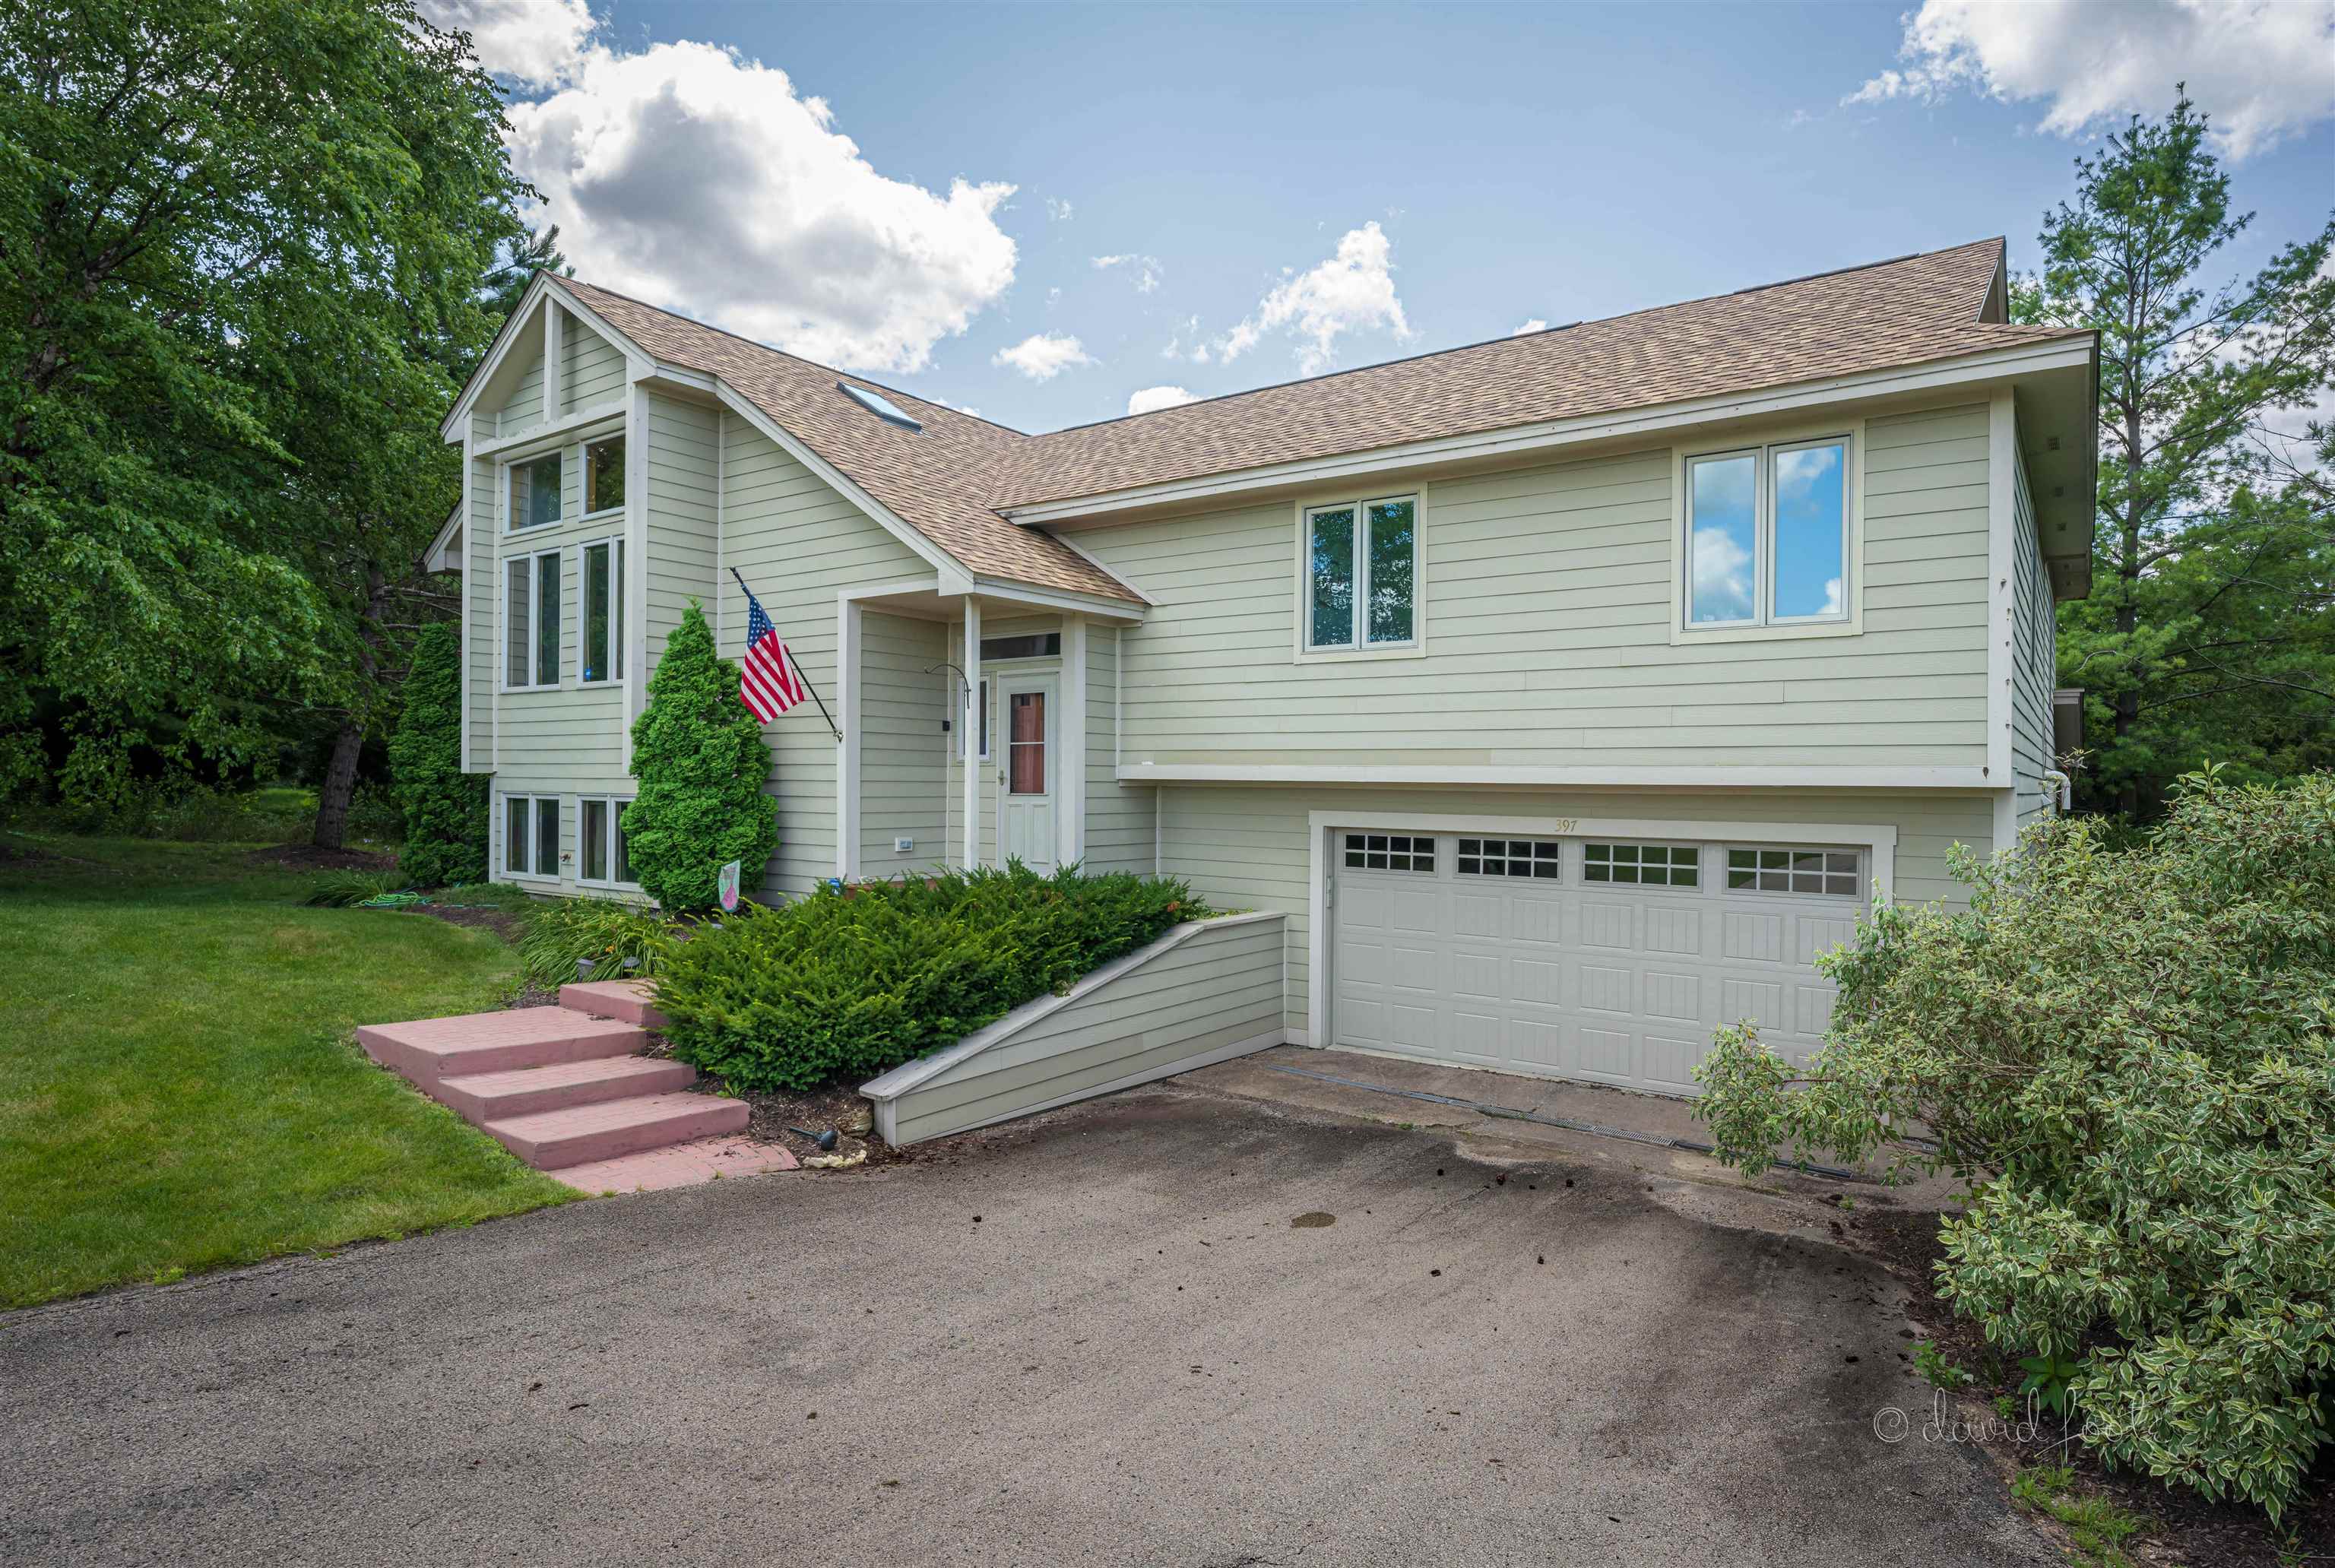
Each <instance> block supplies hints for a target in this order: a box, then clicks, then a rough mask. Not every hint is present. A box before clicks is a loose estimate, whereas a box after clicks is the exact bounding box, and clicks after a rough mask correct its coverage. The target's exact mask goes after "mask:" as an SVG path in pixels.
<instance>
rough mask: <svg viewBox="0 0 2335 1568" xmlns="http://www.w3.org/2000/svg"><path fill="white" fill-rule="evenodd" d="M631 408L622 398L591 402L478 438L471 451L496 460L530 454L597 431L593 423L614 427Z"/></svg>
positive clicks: (569, 442)
mask: <svg viewBox="0 0 2335 1568" xmlns="http://www.w3.org/2000/svg"><path fill="white" fill-rule="evenodd" d="M631 411H632V404H631V403H630V402H629V401H627V398H624V397H620V398H617V399H615V401H613V402H604V403H594V404H593V405H592V406H591V407H590V408H588V409H577V410H576V411H575V412H574V413H572V414H564V415H562V416H561V417H559V418H558V419H556V420H551V421H547V422H546V423H543V424H539V425H529V426H528V427H527V429H525V430H523V431H518V432H516V433H514V434H511V435H507V436H497V437H495V438H493V439H492V440H483V441H480V442H479V443H477V445H476V446H475V447H473V448H472V449H471V450H472V451H473V452H474V453H475V455H477V456H479V457H482V458H497V459H509V458H517V457H522V456H528V455H531V454H532V453H533V451H534V450H536V449H538V448H540V449H541V450H544V451H550V450H552V449H554V448H555V447H564V446H568V445H570V444H572V443H573V442H575V441H576V439H577V438H578V437H581V436H583V435H586V434H587V433H588V434H593V435H597V434H599V433H600V432H599V431H596V430H594V429H593V428H592V427H594V426H596V425H606V426H608V427H609V428H610V429H611V430H614V429H615V428H616V427H618V426H620V425H622V424H623V423H624V421H625V419H627V418H628V417H629V416H630V414H631Z"/></svg>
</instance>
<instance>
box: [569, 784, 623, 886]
mask: <svg viewBox="0 0 2335 1568" xmlns="http://www.w3.org/2000/svg"><path fill="white" fill-rule="evenodd" d="M631 804H632V802H631V801H629V800H620V799H615V798H614V797H609V798H607V799H582V800H578V801H577V802H576V854H577V863H578V866H579V867H580V870H579V873H578V877H579V880H582V881H585V882H593V883H601V884H605V885H606V886H626V885H628V884H630V883H631V881H632V880H633V857H632V847H631V846H630V845H629V844H627V843H626V842H625V807H627V806H629V805H631Z"/></svg>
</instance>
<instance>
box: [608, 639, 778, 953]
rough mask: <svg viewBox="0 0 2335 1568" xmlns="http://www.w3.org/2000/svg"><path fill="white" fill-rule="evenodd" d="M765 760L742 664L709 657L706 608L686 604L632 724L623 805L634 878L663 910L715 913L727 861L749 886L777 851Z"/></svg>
mask: <svg viewBox="0 0 2335 1568" xmlns="http://www.w3.org/2000/svg"><path fill="white" fill-rule="evenodd" d="M769 773H770V751H769V750H767V749H766V748H765V747H764V746H763V744H762V726H761V721H759V720H757V719H756V718H755V717H754V715H753V714H752V712H751V711H749V710H748V709H747V707H746V705H745V703H743V702H741V701H739V697H738V666H737V665H735V664H732V663H730V662H729V661H728V660H727V659H722V658H719V657H717V656H716V655H715V653H714V652H713V634H712V631H711V630H710V629H709V628H708V627H707V626H706V624H705V612H704V611H702V610H701V609H700V608H698V606H697V604H696V602H695V601H694V600H692V601H691V603H690V605H689V608H688V610H687V611H686V612H685V613H684V614H683V615H682V617H681V624H679V625H678V626H675V627H674V628H673V635H672V636H671V637H670V638H668V639H667V640H666V642H665V645H664V657H663V658H661V659H659V660H658V661H657V669H656V675H655V676H654V678H653V679H652V680H651V681H650V682H649V702H648V706H647V707H646V708H645V709H644V710H643V711H642V712H641V716H640V717H639V718H638V719H636V720H635V721H633V777H634V778H635V779H639V780H640V789H639V790H638V791H637V792H636V794H635V797H634V799H633V803H632V804H631V805H630V806H627V807H625V838H626V840H627V843H628V844H629V846H630V849H631V854H632V866H633V876H635V878H636V879H637V880H638V881H639V883H640V885H641V887H642V888H643V890H644V891H645V892H646V893H647V894H648V895H649V896H650V897H652V898H654V899H655V900H656V901H657V902H658V903H659V904H661V905H664V907H665V908H667V909H669V910H674V911H680V910H690V909H707V908H711V907H712V905H713V903H714V881H715V877H716V876H717V875H718V873H719V872H720V871H721V869H722V865H723V863H725V862H727V861H732V860H735V861H738V862H740V863H741V865H742V866H743V867H744V876H743V878H742V880H743V881H744V883H745V885H746V886H749V887H751V886H754V884H756V883H757V882H759V881H761V876H762V865H763V863H764V862H765V861H767V860H769V859H770V852H771V851H772V850H774V849H776V848H777V847H779V823H778V806H777V803H776V802H775V801H773V800H772V799H770V797H769V796H767V795H765V794H763V793H762V780H763V779H765V778H766V777H768V775H769Z"/></svg>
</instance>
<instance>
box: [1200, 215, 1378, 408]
mask: <svg viewBox="0 0 2335 1568" xmlns="http://www.w3.org/2000/svg"><path fill="white" fill-rule="evenodd" d="M1393 254H1394V247H1393V246H1392V245H1391V244H1390V242H1389V241H1388V239H1387V237H1386V231H1385V230H1383V229H1381V227H1379V226H1378V221H1377V220H1376V219H1375V218H1373V219H1372V220H1371V221H1370V222H1368V223H1365V224H1364V225H1362V227H1360V228H1353V229H1348V230H1347V231H1346V234H1345V236H1344V237H1343V238H1342V239H1340V240H1339V241H1338V253H1337V254H1336V255H1335V256H1332V257H1330V258H1329V259H1328V260H1326V261H1323V262H1321V263H1318V264H1317V265H1315V266H1313V267H1312V268H1310V269H1309V270H1307V271H1304V272H1291V273H1284V276H1283V277H1282V280H1281V281H1280V282H1279V283H1277V284H1275V285H1274V286H1273V288H1272V290H1271V292H1269V293H1267V294H1266V295H1265V296H1264V298H1263V299H1262V300H1260V301H1258V302H1257V307H1256V309H1255V312H1254V313H1252V314H1251V315H1249V316H1248V318H1247V319H1246V320H1245V321H1243V322H1242V323H1241V324H1239V325H1238V326H1235V327H1234V328H1233V330H1232V331H1231V332H1229V333H1227V334H1225V336H1224V338H1223V339H1222V340H1221V341H1220V342H1219V344H1217V353H1218V354H1219V355H1220V356H1221V357H1222V358H1225V359H1227V360H1229V359H1235V358H1237V357H1238V356H1240V355H1241V354H1244V353H1247V352H1248V351H1249V350H1250V349H1252V348H1255V346H1256V345H1257V344H1259V343H1260V342H1262V341H1263V340H1264V336H1265V334H1268V333H1274V332H1281V331H1287V332H1289V333H1290V334H1293V335H1294V336H1296V337H1297V338H1299V339H1300V340H1301V342H1300V344H1299V347H1298V352H1297V366H1298V369H1299V371H1300V372H1302V373H1303V374H1306V375H1313V374H1315V373H1319V372H1321V371H1323V370H1327V369H1328V368H1329V367H1330V365H1331V364H1332V363H1334V362H1335V361H1336V358H1337V345H1338V338H1339V335H1340V334H1343V333H1350V332H1361V331H1363V330H1365V329H1367V328H1371V327H1381V326H1382V327H1385V328H1386V329H1387V330H1389V331H1390V332H1391V333H1393V334H1394V335H1395V337H1396V339H1397V340H1398V341H1401V340H1407V339H1409V338H1410V336H1411V335H1412V333H1411V330H1410V321H1409V320H1407V319H1406V318H1405V317H1404V315H1403V314H1402V301H1401V300H1400V299H1398V298H1396V297H1395V292H1394V265H1393Z"/></svg>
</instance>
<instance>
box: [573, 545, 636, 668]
mask: <svg viewBox="0 0 2335 1568" xmlns="http://www.w3.org/2000/svg"><path fill="white" fill-rule="evenodd" d="M581 555H582V562H581V566H582V576H583V582H582V583H581V584H580V585H579V589H580V592H581V593H582V595H583V598H584V602H583V605H582V607H581V608H582V615H581V617H580V619H581V621H582V632H583V634H582V636H581V637H579V638H578V639H577V645H576V679H577V680H578V681H580V682H583V683H584V684H586V685H587V686H591V685H597V684H599V683H601V682H607V681H621V680H623V679H624V678H625V541H624V540H622V539H602V540H599V541H598V542H597V543H595V544H589V545H586V546H585V547H584V548H583V550H582V552H581Z"/></svg>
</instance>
